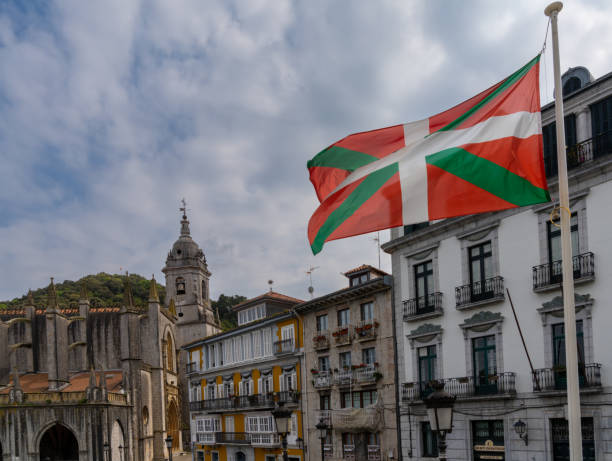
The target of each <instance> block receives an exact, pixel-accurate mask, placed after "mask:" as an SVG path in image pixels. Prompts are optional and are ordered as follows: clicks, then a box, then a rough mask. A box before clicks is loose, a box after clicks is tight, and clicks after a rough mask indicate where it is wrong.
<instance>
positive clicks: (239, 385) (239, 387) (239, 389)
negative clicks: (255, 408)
mask: <svg viewBox="0 0 612 461" xmlns="http://www.w3.org/2000/svg"><path fill="white" fill-rule="evenodd" d="M238 395H242V381H240V382H239V383H238Z"/></svg>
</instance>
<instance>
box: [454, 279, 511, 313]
mask: <svg viewBox="0 0 612 461" xmlns="http://www.w3.org/2000/svg"><path fill="white" fill-rule="evenodd" d="M455 298H456V301H457V309H461V308H465V307H469V306H471V305H473V304H477V303H481V302H486V301H496V300H500V299H504V278H503V277H499V276H498V277H491V278H490V279H485V280H479V281H476V282H472V283H469V284H468V285H463V286H461V287H457V288H455Z"/></svg>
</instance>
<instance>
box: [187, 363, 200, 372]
mask: <svg viewBox="0 0 612 461" xmlns="http://www.w3.org/2000/svg"><path fill="white" fill-rule="evenodd" d="M197 371H200V367H198V363H197V362H189V363H188V364H187V365H185V373H186V374H188V375H189V374H191V373H195V372H197Z"/></svg>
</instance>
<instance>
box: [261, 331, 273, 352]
mask: <svg viewBox="0 0 612 461" xmlns="http://www.w3.org/2000/svg"><path fill="white" fill-rule="evenodd" d="M263 338H264V357H269V356H270V355H272V330H271V329H270V328H266V329H265V330H264V337H263Z"/></svg>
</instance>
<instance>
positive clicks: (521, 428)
mask: <svg viewBox="0 0 612 461" xmlns="http://www.w3.org/2000/svg"><path fill="white" fill-rule="evenodd" d="M514 432H516V433H517V434H518V436H519V437H520V438H521V440H522V441H523V442H525V445H529V437H528V436H527V423H525V422H523V421H521V420H520V419H519V420H518V421H517V422H516V423H514Z"/></svg>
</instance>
